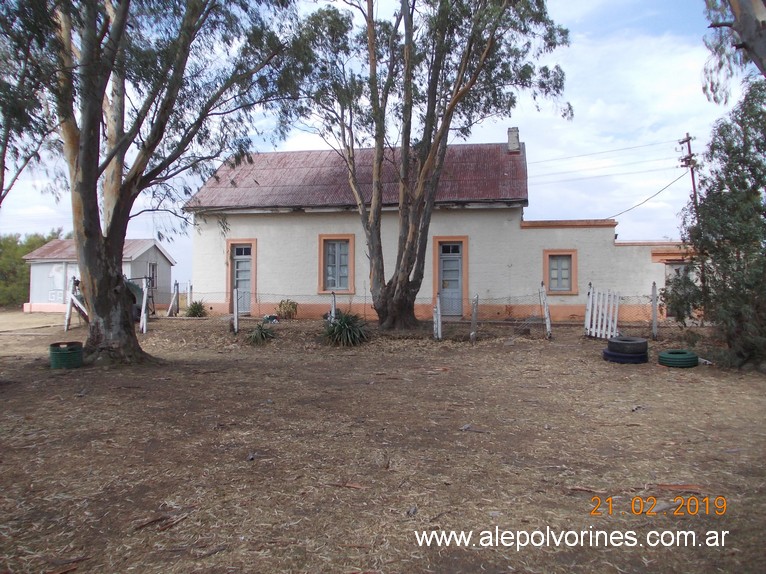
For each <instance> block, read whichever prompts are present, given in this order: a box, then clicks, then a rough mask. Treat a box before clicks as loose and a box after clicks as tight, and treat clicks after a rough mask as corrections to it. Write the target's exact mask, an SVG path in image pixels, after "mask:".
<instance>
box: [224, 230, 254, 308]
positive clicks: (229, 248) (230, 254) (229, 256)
mask: <svg viewBox="0 0 766 574" xmlns="http://www.w3.org/2000/svg"><path fill="white" fill-rule="evenodd" d="M235 245H236V246H239V245H249V246H250V285H251V288H250V305H251V307H252V304H253V302H255V300H256V294H257V293H258V283H256V281H255V280H256V278H257V275H258V274H257V269H258V265H257V262H258V257H257V253H258V252H257V249H256V248H257V245H258V240H257V239H255V238H250V239H227V240H226V299H225V301H226V302H225V305H226V308H227V309H228V311H227V312H228V313H233V312H234V302H233V301H232V300H231V290H232V289H233V286H232V283H231V279H232V277H231V269H232V267H231V262H232V260H233V259H234V249H233V247H234V246H235Z"/></svg>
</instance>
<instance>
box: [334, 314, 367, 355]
mask: <svg viewBox="0 0 766 574" xmlns="http://www.w3.org/2000/svg"><path fill="white" fill-rule="evenodd" d="M324 334H325V337H326V338H327V340H328V341H329V342H330V343H331V344H333V345H340V346H341V347H355V346H356V345H361V344H362V343H364V342H365V341H367V340H369V338H370V334H369V331H368V330H367V324H366V323H365V322H364V321H363V320H362V318H361V317H360V316H359V315H354V314H353V313H341V312H338V313H337V315H336V316H335V320H334V321H332V320H331V321H328V322H327V324H326V326H325V331H324Z"/></svg>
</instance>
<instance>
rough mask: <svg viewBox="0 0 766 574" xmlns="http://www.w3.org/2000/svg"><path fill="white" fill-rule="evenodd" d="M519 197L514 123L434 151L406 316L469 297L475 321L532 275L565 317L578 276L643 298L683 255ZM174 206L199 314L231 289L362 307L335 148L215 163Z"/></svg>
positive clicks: (364, 288) (365, 275) (466, 309)
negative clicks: (413, 308) (422, 251)
mask: <svg viewBox="0 0 766 574" xmlns="http://www.w3.org/2000/svg"><path fill="white" fill-rule="evenodd" d="M370 152H371V150H360V151H359V152H358V154H357V165H358V168H359V174H358V177H359V180H360V181H361V182H365V181H367V182H370V180H371V177H370V174H369V171H370V169H369V166H371V153H370ZM365 166H367V167H368V169H367V170H366V171H365ZM385 166H386V167H385V173H384V181H385V185H384V214H383V224H382V235H383V242H384V251H385V265H386V270H387V275H390V272H391V269H392V266H393V264H394V258H395V257H396V238H397V229H396V225H397V208H396V197H397V173H396V170H395V169H394V167H393V164H391V163H386V164H385ZM369 187H370V186H369V185H367V188H368V191H369ZM528 201H529V199H528V194H527V165H526V155H525V148H524V144H523V143H521V144H519V143H518V131H517V130H515V129H513V128H512V129H510V130H509V139H508V142H503V143H495V144H462V145H452V146H450V147H449V148H448V151H447V155H446V160H445V163H444V170H443V174H442V176H441V180H440V185H439V190H438V193H437V197H436V203H435V209H434V212H433V217H432V221H431V226H430V230H429V235H430V238H429V246H428V249H429V253H428V256H427V262H428V263H427V264H426V270H425V278H424V281H423V285H422V288H421V292H420V297H419V299H418V308H417V311H418V314H419V316H422V317H424V318H425V317H430V316H431V314H432V309H433V304H434V299H435V297H436V294H437V292H439V293H440V296H441V300H442V310H443V313H444V314H446V315H453V316H465V315H467V314H469V313H470V304H469V301H470V299H471V298H472V297H473V296H474V295H475V294H478V295H479V298H480V301H481V302H482V306H483V309H482V315H483V316H485V317H487V316H496V317H497V318H500V319H502V318H504V317H508V316H511V315H513V313H514V310H513V305H508V304H507V303H505V304H503V299H504V298H505V299H508V300H511V299H512V298H513V297H515V296H521V295H527V294H536V293H537V292H538V289H539V288H540V285H541V282H542V283H544V285H545V289H546V291H547V296H548V300H549V303H550V306H551V314H552V316H553V318H554V320H556V319H571V318H574V317H578V316H582V315H583V314H584V309H585V302H586V294H587V288H588V283H589V282H593V284H594V285H599V286H601V287H603V288H609V289H612V290H616V291H620V292H622V293H629V294H643V293H646V294H648V293H649V292H650V290H651V285H652V282H657V285H658V286H660V287H661V286H663V285H664V282H665V274H666V269H665V266H666V264H668V263H673V262H678V261H682V260H683V253H682V252H681V250H680V244H678V243H668V242H649V241H647V242H618V241H616V235H615V227H616V226H617V222H616V221H615V220H613V219H597V220H570V221H526V220H525V219H524V207H525V206H527V205H528ZM186 209H187V210H188V211H190V212H192V213H193V214H194V215H195V221H196V224H197V226H198V230H197V233H195V234H194V240H193V271H192V277H193V280H192V282H193V285H194V294H195V295H194V296H195V298H197V299H202V300H204V301H205V302H206V304H207V305H209V307H210V308H211V309H212V310H213V311H218V312H221V313H231V312H232V306H233V305H232V298H231V293H232V289H233V288H235V287H236V288H237V289H238V292H239V294H240V309H242V308H243V307H244V308H245V310H247V309H250V308H253V307H254V305H256V304H257V305H258V309H257V310H255V309H254V314H255V313H257V312H259V311H261V312H262V310H263V309H265V308H268V307H269V305H271V306H272V307H271V308H273V305H275V304H276V303H278V302H279V301H280V300H281V299H285V298H291V299H293V300H296V301H298V302H300V306H299V316H303V317H307V316H319V315H321V314H322V313H324V312H326V311H327V309H328V306H329V298H330V295H331V293H332V292H334V293H335V294H336V295H337V296H338V297H339V298H341V299H342V300H343V301H344V302H345V303H346V304H347V305H348V306H350V307H352V308H355V309H356V310H359V309H360V308H361V307H362V306H365V307H366V308H367V309H368V310H369V307H370V297H369V293H368V290H369V265H368V259H367V255H366V246H365V238H364V233H363V231H362V227H361V223H360V221H359V214H358V212H357V210H356V206H355V203H354V199H353V196H352V194H351V191H350V189H349V186H348V178H347V174H346V167H345V163H344V162H343V159H342V158H341V157H340V156H339V155H338V154H337V152H335V151H332V150H325V151H301V152H274V153H260V154H255V155H253V156H252V162H243V163H241V164H240V165H239V166H237V167H230V166H228V165H224V166H222V167H221V168H220V169H219V170H218V171H217V173H216V174H215V175H214V176H213V177H212V178H211V179H209V180H208V181H207V182H206V183H205V184H204V185H203V186H202V188H201V189H200V190H199V192H198V193H197V194H196V195H195V196H194V197H193V198H192V199H191V200H190V202H189V203H188V204H187V206H186ZM243 294H244V296H243ZM367 315H368V316H369V315H370V313H369V311H368V313H367Z"/></svg>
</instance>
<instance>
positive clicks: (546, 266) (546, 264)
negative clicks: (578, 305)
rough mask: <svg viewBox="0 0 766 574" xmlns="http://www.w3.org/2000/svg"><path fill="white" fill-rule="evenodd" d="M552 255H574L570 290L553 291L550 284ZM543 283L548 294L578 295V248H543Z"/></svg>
mask: <svg viewBox="0 0 766 574" xmlns="http://www.w3.org/2000/svg"><path fill="white" fill-rule="evenodd" d="M551 255H569V256H571V257H572V268H571V269H570V270H569V272H570V277H569V280H570V283H571V286H572V288H571V289H570V290H569V291H551V289H550V286H549V285H548V282H549V279H550V257H551ZM543 283H544V284H545V292H546V293H547V294H548V295H577V294H578V283H577V250H576V249H543Z"/></svg>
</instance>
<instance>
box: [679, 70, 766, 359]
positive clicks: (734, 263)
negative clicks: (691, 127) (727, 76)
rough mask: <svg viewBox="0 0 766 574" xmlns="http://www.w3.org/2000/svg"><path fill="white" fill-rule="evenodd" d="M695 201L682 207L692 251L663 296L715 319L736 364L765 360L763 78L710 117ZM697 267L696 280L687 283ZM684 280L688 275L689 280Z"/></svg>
mask: <svg viewBox="0 0 766 574" xmlns="http://www.w3.org/2000/svg"><path fill="white" fill-rule="evenodd" d="M704 165H705V171H704V174H703V177H702V180H701V189H702V192H701V195H700V199H699V205H698V206H693V205H690V206H689V207H688V208H687V210H686V212H685V221H684V227H683V231H684V240H685V241H687V242H688V243H689V245H690V246H691V247H692V252H693V253H694V257H693V258H692V262H691V269H690V274H689V275H687V276H681V277H678V278H677V279H675V280H674V281H673V282H672V283H671V284H670V287H669V289H668V290H667V295H666V298H667V299H668V302H669V304H670V305H672V306H673V308H674V309H677V310H680V311H681V315H680V317H679V318H680V319H684V318H685V317H684V311H685V312H686V313H689V312H690V311H694V310H699V311H702V312H703V313H704V316H705V318H706V319H708V320H710V321H711V322H712V323H713V324H714V325H716V326H717V327H718V329H719V332H720V333H721V335H722V337H723V339H724V341H725V342H726V345H727V347H728V349H729V351H730V353H731V356H732V358H733V359H734V361H735V362H736V363H740V364H741V363H743V362H746V361H755V360H760V361H763V360H764V359H766V291H764V288H763V286H764V285H766V81H764V80H758V81H755V82H751V83H749V84H747V85H746V92H745V94H744V97H743V98H742V100H741V101H740V102H739V103H738V104H737V105H736V106H735V107H734V109H733V110H732V111H731V113H730V114H729V115H728V116H727V117H725V118H722V119H720V120H719V121H718V122H716V124H715V126H714V128H713V132H712V135H711V140H710V143H709V144H708V148H707V151H706V153H705V164H704ZM703 267H704V277H705V282H704V285H700V284H698V283H696V282H694V281H693V278H694V276H695V275H699V270H700V269H701V268H703ZM690 279H691V280H690Z"/></svg>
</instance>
